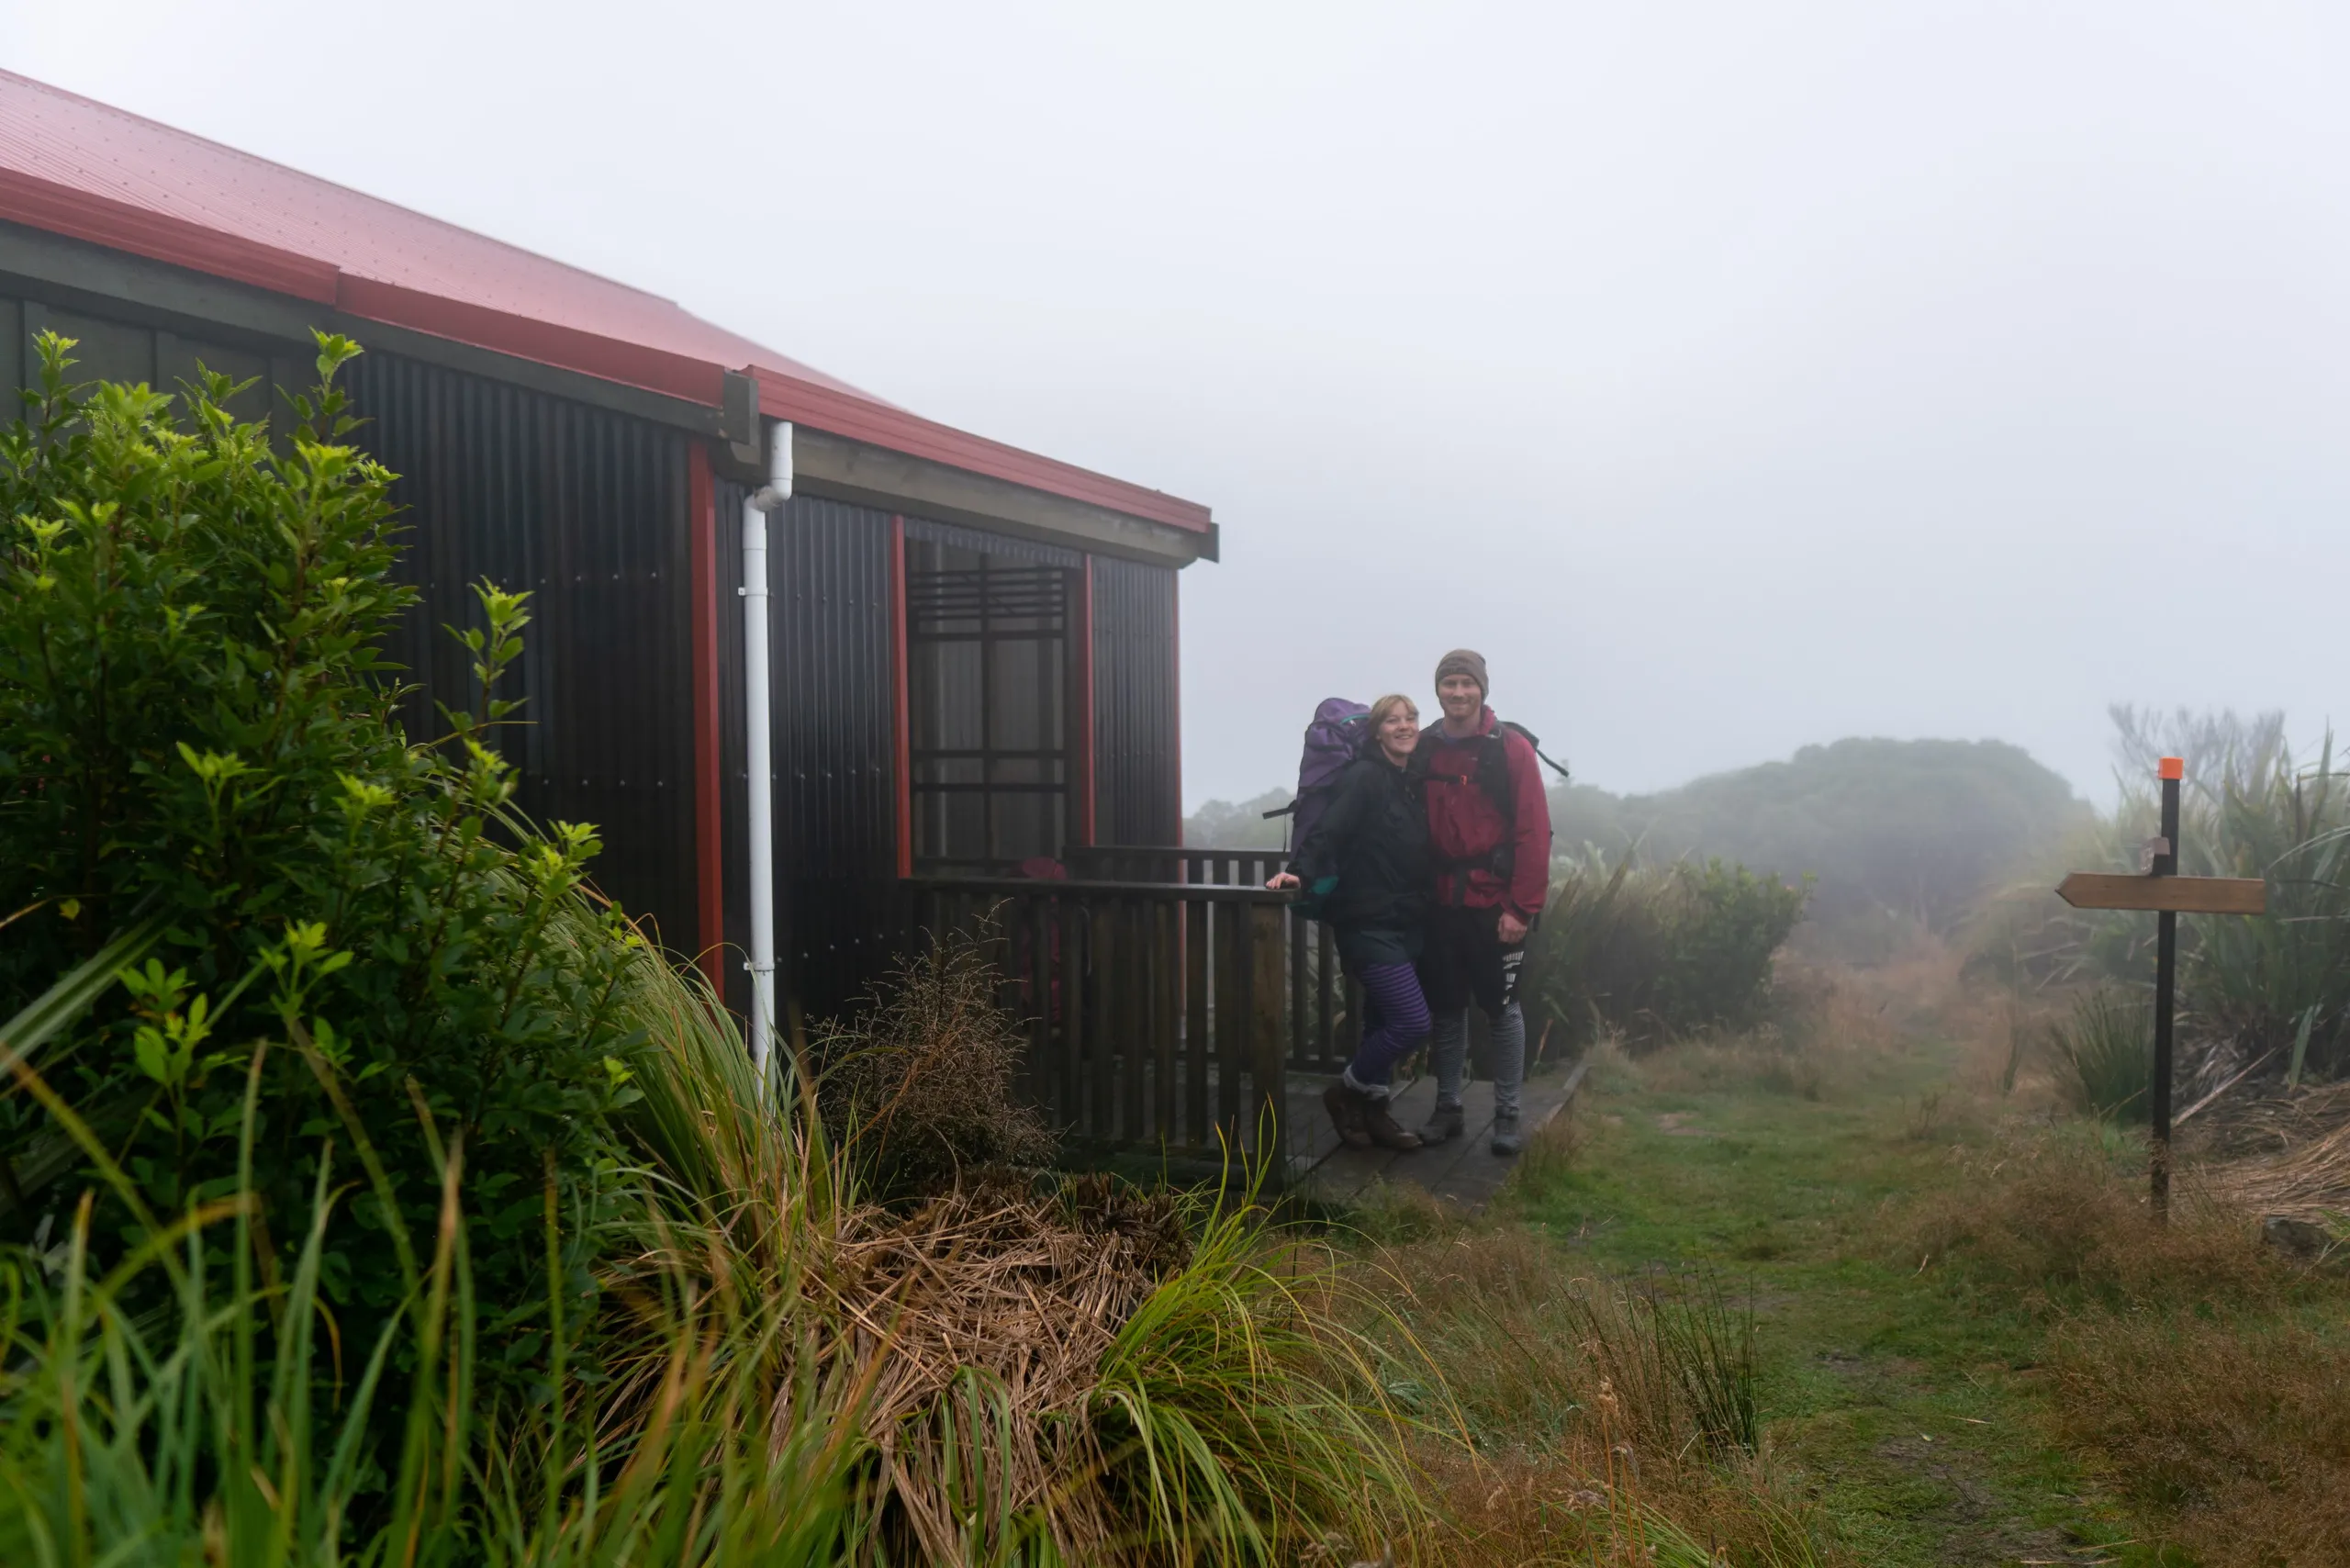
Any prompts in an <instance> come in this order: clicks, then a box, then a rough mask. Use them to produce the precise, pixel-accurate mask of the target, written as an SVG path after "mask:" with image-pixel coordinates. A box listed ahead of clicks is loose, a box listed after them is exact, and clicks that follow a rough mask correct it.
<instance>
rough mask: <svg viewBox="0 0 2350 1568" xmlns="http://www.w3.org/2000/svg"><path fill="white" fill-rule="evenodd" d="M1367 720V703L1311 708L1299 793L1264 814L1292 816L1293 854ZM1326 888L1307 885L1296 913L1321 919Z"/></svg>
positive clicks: (1334, 700)
mask: <svg viewBox="0 0 2350 1568" xmlns="http://www.w3.org/2000/svg"><path fill="white" fill-rule="evenodd" d="M1370 719H1371V710H1370V708H1369V707H1367V706H1365V705H1364V704H1362V703H1360V702H1357V701H1354V700H1351V699H1349V698H1345V697H1325V698H1324V699H1323V700H1322V705H1321V706H1320V707H1318V708H1316V709H1315V710H1314V722H1312V723H1310V724H1308V725H1306V726H1305V749H1304V753H1303V754H1301V755H1300V756H1299V757H1298V759H1297V796H1296V798H1295V799H1293V800H1292V801H1290V803H1289V804H1288V805H1286V806H1282V807H1281V808H1280V809H1278V810H1276V811H1270V812H1266V813H1265V815H1266V816H1267V817H1268V818H1270V817H1287V818H1289V819H1290V830H1289V848H1290V852H1291V853H1292V855H1293V854H1295V853H1296V852H1297V847H1298V846H1300V845H1302V844H1304V842H1305V835H1306V834H1309V833H1312V832H1313V831H1314V824H1315V823H1318V822H1320V821H1321V820H1322V813H1323V812H1325V811H1326V810H1328V809H1329V805H1330V797H1331V796H1332V795H1334V794H1336V793H1337V789H1338V775H1340V774H1341V773H1344V772H1345V771H1346V770H1347V764H1348V763H1350V762H1352V761H1353V760H1354V759H1355V758H1356V757H1358V756H1361V755H1362V747H1363V741H1364V739H1365V737H1367V736H1368V735H1369V734H1371V725H1370ZM1324 880H1325V881H1327V882H1330V883H1331V884H1332V886H1335V885H1336V881H1337V879H1335V878H1325V879H1324ZM1330 892H1331V888H1329V887H1322V886H1319V885H1317V886H1315V887H1311V888H1307V889H1306V890H1304V894H1303V896H1301V897H1300V899H1299V900H1298V903H1297V908H1298V911H1299V913H1302V914H1304V915H1305V916H1306V917H1307V918H1308V919H1313V920H1318V919H1320V918H1321V910H1322V905H1323V903H1324V902H1325V901H1326V900H1327V899H1328V898H1329V896H1330Z"/></svg>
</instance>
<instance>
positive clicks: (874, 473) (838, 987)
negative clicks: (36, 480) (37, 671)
mask: <svg viewBox="0 0 2350 1568" xmlns="http://www.w3.org/2000/svg"><path fill="white" fill-rule="evenodd" d="M315 328H324V329H328V330H334V331H339V332H343V333H346V334H348V335H350V336H351V337H353V338H354V339H356V340H358V341H359V342H360V343H362V344H363V345H364V349H365V351H366V352H365V353H364V357H362V358H361V359H360V360H359V361H357V362H356V364H354V365H353V366H352V367H351V369H350V371H349V372H348V373H347V374H348V375H349V377H350V381H349V386H350V388H351V391H352V393H353V398H354V402H355V404H356V409H357V411H358V412H359V413H360V414H361V415H362V416H363V418H364V420H365V423H364V426H363V427H362V429H361V432H360V434H359V436H358V437H357V439H358V440H360V441H361V442H362V443H363V444H364V445H365V446H367V447H368V448H369V449H370V450H371V451H372V452H373V453H374V454H375V455H376V456H377V457H379V458H380V459H381V460H382V461H383V462H384V463H385V464H386V465H388V466H389V467H390V468H391V469H393V470H394V471H395V472H396V473H397V474H398V476H399V480H398V484H397V499H398V501H399V503H400V504H401V506H402V507H403V508H404V509H405V514H404V522H405V524H406V527H407V529H408V535H407V549H406V551H405V552H404V555H403V565H402V570H403V571H404V572H405V573H406V574H408V577H410V579H411V580H413V581H414V582H415V583H416V584H417V585H418V586H419V587H420V588H421V589H422V594H421V603H420V608H419V609H418V610H417V611H416V613H415V615H414V616H413V618H412V622H411V623H410V624H409V625H408V627H407V628H406V631H405V633H404V644H405V645H404V646H403V647H402V648H400V649H399V650H397V656H398V657H399V659H400V662H402V663H403V664H405V665H406V666H407V667H408V670H409V671H410V674H411V678H412V679H413V680H414V682H415V686H416V689H415V691H414V692H413V694H412V696H411V698H410V704H411V711H412V714H413V717H414V720H415V722H414V723H413V724H412V725H411V733H412V734H414V733H420V729H421V726H422V725H423V724H424V722H426V720H427V719H428V717H429V715H430V714H431V712H432V709H431V704H432V703H433V702H434V701H435V700H452V701H456V700H463V698H464V682H465V680H466V674H465V669H464V661H463V658H462V656H461V650H459V649H457V648H456V647H454V646H453V644H452V643H451V642H450V640H449V639H448V638H447V637H446V635H445V634H444V633H442V631H441V627H442V624H443V623H444V622H459V623H462V622H464V621H465V620H466V619H467V618H468V617H469V616H471V615H475V614H477V610H476V608H475V607H474V606H473V604H472V602H471V598H470V595H469V593H468V591H467V588H466V585H468V584H469V583H471V582H474V581H476V580H477V579H479V578H482V577H488V578H491V579H493V580H495V581H497V582H498V583H499V584H500V585H502V586H504V587H507V588H527V589H528V590H530V592H531V593H532V595H533V603H532V610H533V614H534V616H535V622H534V625H533V627H532V633H531V636H530V639H529V648H528V652H527V653H526V655H524V658H523V661H522V664H521V666H520V672H519V679H520V687H521V693H520V694H521V695H523V696H524V697H525V698H526V699H527V706H526V708H525V710H524V714H525V716H526V717H527V719H528V720H529V723H528V725H527V727H526V728H524V729H523V730H521V731H520V734H519V735H518V736H517V738H515V739H514V740H513V741H512V742H510V743H509V744H510V745H512V746H513V747H514V748H515V752H516V760H517V761H518V762H519V764H520V772H521V777H522V792H521V804H522V806H523V807H524V809H526V810H527V811H528V812H532V814H534V815H537V816H539V817H541V818H567V819H572V820H578V821H587V822H593V823H598V824H599V826H600V827H601V829H602V830H603V836H604V839H605V843H606V846H607V848H606V850H605V853H604V857H603V859H602V861H601V863H600V866H599V873H598V874H599V883H600V885H601V886H602V887H603V888H604V890H607V891H608V892H609V893H610V894H611V895H612V896H613V897H615V898H617V899H619V900H620V901H621V902H622V903H623V904H624V905H625V906H626V907H627V908H629V909H630V910H631V911H632V912H635V913H640V914H642V915H643V916H644V917H646V918H647V919H648V920H649V921H650V922H651V923H652V924H653V925H654V927H655V929H657V932H658V934H659V936H660V939H661V940H662V941H663V942H664V943H665V944H666V946H668V947H670V948H671V949H672V950H674V951H676V952H677V953H678V954H680V955H684V956H690V957H692V958H696V959H698V960H699V962H701V963H703V964H704V965H705V966H706V967H707V968H708V969H709V972H710V973H711V976H712V978H713V979H714V980H717V981H719V982H720V983H721V984H722V986H723V987H724V990H725V991H726V994H727V995H728V997H729V999H730V1001H731V1002H733V1004H734V1005H736V1006H737V1007H747V1005H748V1002H749V998H750V991H749V988H748V985H747V982H746V979H745V976H744V972H743V962H744V954H745V953H746V951H748V950H749V949H750V948H751V946H753V942H752V911H751V886H752V883H753V881H754V880H755V878H754V877H753V876H752V875H751V874H750V872H749V870H748V867H749V865H750V857H751V843H752V839H753V836H754V834H753V826H752V823H751V821H750V808H751V804H752V801H753V799H754V797H755V793H756V792H755V790H754V789H753V787H752V786H753V779H752V778H751V776H750V761H749V757H750V753H751V751H752V749H753V748H754V745H755V740H754V735H755V729H756V726H755V724H752V723H750V722H748V721H747V720H746V701H747V693H746V687H747V686H748V685H749V684H751V683H749V681H748V677H749V676H750V675H751V673H752V671H751V670H750V669H749V668H748V666H746V663H745V644H746V641H753V642H755V638H748V639H746V625H745V606H746V604H749V603H753V602H754V601H753V600H751V599H747V598H746V597H745V595H744V594H743V593H741V592H738V588H743V587H744V586H746V585H745V583H744V538H745V532H744V526H743V523H742V520H743V518H744V514H745V509H746V503H748V502H749V501H750V500H751V498H753V497H754V496H755V495H756V494H757V492H758V491H759V490H760V488H761V487H763V486H766V485H767V483H768V481H769V479H770V476H771V473H773V472H778V471H779V472H784V473H788V474H789V476H790V479H791V485H790V490H789V500H788V503H787V504H785V505H784V506H783V508H782V509H781V510H778V511H775V512H774V513H773V515H772V518H771V520H770V524H769V532H768V533H767V547H768V550H769V553H770V554H771V557H772V560H771V566H770V568H769V571H768V575H767V582H768V583H769V585H770V587H771V591H772V595H773V598H772V606H771V611H770V618H769V622H768V632H769V636H768V639H767V644H768V650H769V652H768V657H767V661H766V667H767V681H766V688H767V692H768V700H767V704H766V710H767V712H768V713H769V715H770V729H771V734H772V753H771V767H770V769H769V770H768V771H769V776H770V778H771V783H772V796H773V823H774V831H773V852H772V861H773V867H774V872H773V875H774V881H775V886H776V889H777V895H778V896H777V901H776V902H777V904H778V928H779V931H778V935H779V946H780V949H781V953H780V961H781V966H782V982H783V989H784V991H785V993H786V995H787V996H789V997H795V998H797V999H800V1001H802V1002H805V1003H806V1004H808V1005H811V1006H813V1007H818V1008H829V1007H833V1006H836V1005H838V1004H840V1003H841V1002H844V1001H845V999H847V998H848V997H849V996H851V995H853V993H854V992H855V991H856V990H857V989H858V988H860V987H862V986H863V985H865V984H867V983H868V982H869V981H870V980H872V978H873V977H874V975H875V973H876V970H877V969H878V966H879V965H881V964H882V963H884V962H885V961H886V960H887V957H888V954H889V952H890V948H891V946H892V945H893V943H894V942H895V941H897V940H898V939H899V938H900V936H901V932H902V928H903V921H902V918H901V915H900V914H899V913H896V912H897V911H898V910H899V909H901V906H902V900H901V897H900V895H901V892H902V890H903V889H904V888H906V887H907V886H910V885H912V884H913V883H915V882H918V881H920V880H922V879H935V878H939V877H953V876H957V875H960V876H966V877H969V878H973V879H986V878H990V877H995V876H1000V875H1002V874H1004V873H1007V872H1009V871H1011V870H1012V869H1013V868H1017V867H1019V866H1020V865H1021V864H1022V863H1024V862H1034V861H1036V860H1039V859H1046V860H1054V861H1060V860H1063V859H1065V858H1066V857H1069V856H1070V855H1071V854H1072V853H1074V852H1077V851H1081V850H1083V849H1085V848H1086V847H1087V846H1096V845H1106V844H1120V845H1145V846H1174V845H1176V844H1178V843H1179V842H1180V831H1181V805H1180V801H1181V788H1180V785H1181V733H1180V728H1179V724H1178V718H1177V662H1176V655H1177V643H1176V622H1177V615H1176V606H1177V596H1178V581H1179V577H1180V574H1181V570H1182V569H1183V568H1184V567H1185V566H1190V565H1191V564H1192V562H1194V561H1198V560H1203V559H1205V560H1214V558H1215V555H1216V543H1217V535H1216V528H1215V524H1214V521H1212V519H1211V518H1210V515H1209V512H1208V510H1207V508H1205V507H1203V506H1200V505H1198V504H1196V503H1194V502H1192V501H1188V500H1183V499H1180V498H1176V497H1173V496H1169V495H1165V494H1162V493H1160V492H1159V491H1157V490H1153V489H1149V488H1147V487H1143V486H1140V485H1136V484H1131V483H1128V482H1126V481H1124V480H1120V479H1115V478H1111V477H1109V476H1104V475H1101V474H1096V473H1091V472H1089V471H1087V470H1085V469H1083V468H1080V467H1077V466H1075V465H1070V464H1068V463H1063V462H1059V461H1057V460H1055V459H1053V458H1050V457H1046V456H1043V455H1040V454H1035V453H1030V452H1025V451H1022V450H1020V449H1018V448H1015V447H1013V446H1008V445H1005V444H1003V443H1002V442H995V441H990V440H988V439H986V438H984V437H982V436H979V435H975V434H972V433H969V432H968V431H961V430H957V429H953V428H951V427H949V426H946V425H944V424H940V423H938V422H936V421H934V420H927V419H924V418H923V417H921V416H920V415H918V414H914V413H912V412H909V411H908V410H906V409H902V408H900V407H898V406H897V405H895V404H893V403H890V402H888V401H886V400H885V399H883V398H877V397H874V396H872V395H871V394H868V393H866V392H863V391H860V390H859V389H858V388H856V387H855V386H851V385H849V384H847V383H846V382H844V381H840V380H837V379H835V378H834V377H832V376H830V375H824V374H823V373H822V372H821V371H817V370H815V369H812V368H811V367H810V366H808V365H805V364H800V363H799V362H798V361H796V360H793V359H791V358H789V357H788V356H786V355H784V354H781V353H776V352H775V351H773V350H771V349H768V348H766V347H763V346H762V345H760V344H758V343H755V342H751V341H749V340H748V339H745V338H742V337H739V336H736V335H735V334H733V333H732V332H730V331H727V330H724V329H723V328H721V327H718V326H715V325H712V324H711V323H710V322H708V321H704V320H701V319H698V318H697V317H695V316H693V315H691V314H690V313H688V311H686V310H684V309H682V308H679V307H678V306H677V305H676V304H675V303H673V302H671V301H669V300H666V299H663V298H660V297H656V296H654V295H652V294H648V293H645V292H643V291H642V290H639V289H635V288H632V287H629V286H626V285H623V284H620V283H616V282H613V281H610V280H609V279H606V278H603V277H599V276H596V275H594V274H589V273H587V272H584V271H581V270H579V269H577V268H575V267H571V266H566V265H565V264H564V263H560V262H557V261H553V260H550V259H548V258H546V257H543V256H540V255H535V254H532V253H531V252H526V251H522V250H520V249H518V248H516V247H514V246H511V245H508V244H503V243H501V242H499V241H495V240H492V239H489V238H487V237H485V236H483V235H480V234H476V233H473V232H470V231H468V230H464V229H461V228H458V227H456V226H454V225H452V224H448V223H444V222H441V221H438V220H436V219H434V218H428V217H425V216H423V215H421V214H419V213H416V212H412V211H409V210H407V209H405V208H402V207H397V206H394V205H393V204H391V203H389V202H385V201H379V200H376V199H375V198H374V197H371V196H365V195H364V194H362V193H360V192H357V191H353V190H350V189H346V188H344V187H342V186H340V185H333V184H330V183H329V182H327V181H324V180H320V179H317V178H314V177H312V176H310V175H308V174H301V173H299V172H297V171H296V170H293V169H289V168H286V167H284V166H282V165H279V164H276V163H272V162H267V161H264V160H263V159H260V158H256V157H252V156H249V155H247V154H245V153H241V152H239V151H235V150H233V149H231V148H228V147H223V146H220V145H218V144H217V143H214V142H211V141H207V140H203V139H202V138H199V137H196V136H192V135H189V134H187V133H185V132H184V131H180V130H176V129H172V128H170V127H168V126H163V125H160V124H157V123H155V122H153V121H151V120H147V119H143V118H139V117H137V116H134V115H130V114H127V113H124V112H123V111H121V110H119V109H116V108H112V107H109V106H106V105H104V104H99V103H95V102H92V101H91V100H89V99H86V98H83V97H79V96H76V95H73V94H70V93H65V92H62V91H60V90H58V89H56V88H53V87H50V86H48V85H45V84H41V83H39V82H35V81H31V80H28V78H25V77H23V76H18V75H13V74H9V73H0V383H4V384H6V386H9V387H12V388H13V387H17V386H23V385H24V384H25V383H26V381H27V380H28V376H29V375H30V374H31V372H32V370H33V368H34V365H35V361H34V359H33V351H32V347H31V344H32V342H33V340H34V339H35V337H36V336H37V335H38V334H39V333H40V332H42V331H44V330H53V331H57V332H60V333H62V334H64V335H66V336H68V337H71V338H73V339H74V340H76V342H77V346H76V348H75V350H74V351H73V352H74V353H75V355H76V357H77V358H78V360H79V362H80V364H79V369H78V371H77V375H84V376H88V377H91V378H107V379H119V380H131V381H142V382H147V383H150V384H151V385H153V386H157V387H159V388H161V389H164V390H169V389H170V388H171V387H172V386H173V385H174V384H176V383H177V382H178V381H180V380H181V379H183V378H185V377H189V376H192V375H195V374H196V368H197V366H198V365H199V364H201V365H204V366H207V367H209V368H210V369H213V370H217V371H224V372H228V373H229V374H231V375H235V376H237V377H239V378H241V379H242V378H250V379H251V380H252V387H251V389H250V390H249V391H248V392H247V393H246V394H244V396H245V398H247V399H249V406H250V410H251V413H252V417H254V418H258V419H272V420H274V419H280V418H283V417H284V415H283V412H282V409H281V407H280V405H279V401H278V399H276V398H274V397H273V395H272V392H273V388H277V387H298V386H302V385H303V384H304V383H305V380H306V377H307V375H308V365H309V361H310V359H311V357H312V352H313V351H312V350H311V347H310V334H311V331H312V330H313V329H315ZM12 406H13V404H12ZM753 515H754V518H755V516H756V515H757V514H756V513H755V512H754V514H753ZM754 537H755V534H754ZM752 630H755V628H753V629H752Z"/></svg>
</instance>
